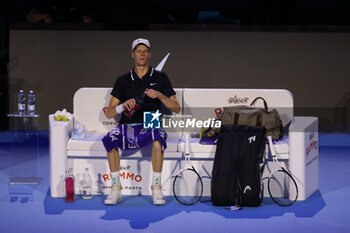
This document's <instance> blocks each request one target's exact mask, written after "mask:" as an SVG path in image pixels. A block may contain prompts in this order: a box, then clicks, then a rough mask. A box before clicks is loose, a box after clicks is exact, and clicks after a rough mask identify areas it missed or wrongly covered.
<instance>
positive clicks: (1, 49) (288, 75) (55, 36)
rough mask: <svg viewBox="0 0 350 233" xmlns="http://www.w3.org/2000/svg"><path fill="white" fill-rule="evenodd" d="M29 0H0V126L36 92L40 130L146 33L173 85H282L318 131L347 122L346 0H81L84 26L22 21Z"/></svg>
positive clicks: (126, 57) (100, 80) (349, 41)
mask: <svg viewBox="0 0 350 233" xmlns="http://www.w3.org/2000/svg"><path fill="white" fill-rule="evenodd" d="M37 2H38V1H34V0H33V1H30V0H29V1H24V0H22V1H19V0H12V1H10V0H2V1H0V107H1V108H0V109H1V110H0V130H6V129H7V128H8V126H7V117H6V114H7V113H8V112H13V111H15V110H16V101H17V100H16V95H17V92H18V91H19V89H24V90H25V91H26V92H28V91H29V90H30V89H33V90H34V91H35V92H36V93H37V109H38V111H39V113H40V114H41V119H40V128H41V129H47V128H48V123H47V115H48V114H50V113H54V112H55V111H56V110H58V109H62V108H67V110H69V111H70V112H72V98H73V95H74V92H75V91H76V90H77V89H78V88H80V87H84V86H89V87H110V86H112V85H113V83H114V79H115V78H116V77H117V76H118V75H120V74H122V73H124V72H126V71H127V70H129V69H130V68H131V66H132V60H131V58H130V43H131V42H132V40H133V39H135V38H137V37H147V38H149V39H150V40H151V43H152V53H153V54H152V64H154V65H156V64H158V62H159V61H160V60H161V59H162V58H163V57H164V56H165V54H166V53H167V52H171V55H170V57H169V60H168V62H167V63H166V65H165V67H164V71H166V72H167V73H168V75H169V76H170V78H171V80H172V82H173V85H174V86H175V87H210V88H283V89H289V90H290V91H291V92H292V93H293V95H294V101H295V106H296V109H295V115H311V116H318V117H319V118H320V126H321V127H320V130H321V131H327V132H348V131H349V128H350V120H349V118H350V117H349V115H350V110H349V109H350V91H349V90H350V88H349V87H350V85H349V84H350V81H349V78H348V77H349V76H350V66H349V65H350V64H349V62H348V60H349V59H348V56H349V54H350V38H349V32H350V25H349V24H350V14H349V12H350V11H349V10H350V3H349V2H348V1H345V0H344V1H340V0H336V1H330V0H328V1H325V0H324V1H316V0H315V1H313V0H307V1H291V0H285V1H277V0H265V1H263V0H255V1H254V0H249V1H243V0H241V1H234V0H233V1H232V0H231V1H228V0H222V1H220V0H219V1H205V0H204V1H199V0H193V1H184V0H178V1H175V0H174V1H160V0H152V1H151V0H150V1H139V0H136V1H132V3H126V2H124V1H123V2H122V1H112V0H105V1H103V0H91V1H90V4H91V12H92V16H93V24H90V25H83V24H69V23H67V24H50V25H47V24H44V23H37V24H28V23H26V22H25V19H26V14H27V13H28V11H29V10H30V9H31V8H32V7H34V6H35V5H36V4H37Z"/></svg>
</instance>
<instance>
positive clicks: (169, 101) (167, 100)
mask: <svg viewBox="0 0 350 233" xmlns="http://www.w3.org/2000/svg"><path fill="white" fill-rule="evenodd" d="M146 95H147V96H148V97H150V98H152V99H155V98H158V99H159V100H160V101H161V102H162V103H163V104H164V105H165V106H166V107H167V108H168V109H170V111H172V112H176V113H179V112H180V110H181V107H180V104H179V102H178V101H177V99H176V95H173V96H170V97H167V96H166V95H164V94H162V93H160V92H159V91H156V90H153V89H146Z"/></svg>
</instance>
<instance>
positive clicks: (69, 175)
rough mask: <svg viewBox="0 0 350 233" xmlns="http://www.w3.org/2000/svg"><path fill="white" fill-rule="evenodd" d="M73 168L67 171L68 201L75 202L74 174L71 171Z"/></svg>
mask: <svg viewBox="0 0 350 233" xmlns="http://www.w3.org/2000/svg"><path fill="white" fill-rule="evenodd" d="M71 172H72V170H71V169H69V171H66V179H65V183H66V202H73V201H74V200H75V197H74V176H73V174H72V173H71Z"/></svg>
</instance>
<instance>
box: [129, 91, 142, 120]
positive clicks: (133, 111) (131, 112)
mask: <svg viewBox="0 0 350 233" xmlns="http://www.w3.org/2000/svg"><path fill="white" fill-rule="evenodd" d="M145 95H146V92H143V93H142V94H141V95H139V96H137V97H136V98H135V102H136V104H135V106H134V107H133V108H132V109H131V110H130V111H128V110H126V111H125V112H124V115H125V116H127V117H128V118H130V119H131V118H132V117H133V116H134V114H135V113H136V111H137V110H138V109H139V108H141V104H142V103H143V100H144V99H145Z"/></svg>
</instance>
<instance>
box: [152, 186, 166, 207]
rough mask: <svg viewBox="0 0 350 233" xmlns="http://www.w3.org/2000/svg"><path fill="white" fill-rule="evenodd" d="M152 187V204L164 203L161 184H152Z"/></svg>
mask: <svg viewBox="0 0 350 233" xmlns="http://www.w3.org/2000/svg"><path fill="white" fill-rule="evenodd" d="M151 189H152V199H153V205H165V199H164V196H163V192H162V186H161V185H160V184H154V185H152V187H151Z"/></svg>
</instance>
